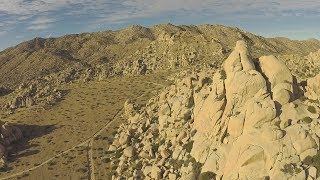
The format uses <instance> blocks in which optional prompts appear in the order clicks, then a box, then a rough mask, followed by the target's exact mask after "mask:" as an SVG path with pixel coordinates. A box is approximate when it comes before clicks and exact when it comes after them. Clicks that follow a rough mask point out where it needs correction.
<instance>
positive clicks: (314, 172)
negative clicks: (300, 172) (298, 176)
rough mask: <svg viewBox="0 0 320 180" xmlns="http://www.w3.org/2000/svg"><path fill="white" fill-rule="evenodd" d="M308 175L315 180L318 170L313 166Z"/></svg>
mask: <svg viewBox="0 0 320 180" xmlns="http://www.w3.org/2000/svg"><path fill="white" fill-rule="evenodd" d="M308 174H309V176H311V177H312V178H314V179H315V178H316V177H317V168H315V167H313V166H311V167H309V169H308Z"/></svg>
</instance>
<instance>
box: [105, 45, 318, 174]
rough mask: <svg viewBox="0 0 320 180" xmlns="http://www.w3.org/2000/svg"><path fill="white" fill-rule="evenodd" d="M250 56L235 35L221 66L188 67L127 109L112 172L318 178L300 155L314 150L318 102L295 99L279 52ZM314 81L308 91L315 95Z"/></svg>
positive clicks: (310, 154)
mask: <svg viewBox="0 0 320 180" xmlns="http://www.w3.org/2000/svg"><path fill="white" fill-rule="evenodd" d="M254 61H255V60H253V59H252V58H251V56H250V52H249V50H248V47H247V45H246V42H244V41H238V42H237V43H236V47H235V49H234V50H233V52H231V54H230V55H229V57H228V58H227V59H226V60H225V62H224V64H223V70H221V71H218V72H214V71H212V70H207V71H204V72H201V73H194V72H189V75H188V76H185V77H184V78H183V79H182V80H179V81H177V83H176V84H175V85H172V86H170V87H167V88H165V89H164V90H163V91H162V92H161V93H160V94H159V95H158V96H157V97H154V98H152V99H150V101H149V103H147V104H146V105H145V106H144V107H142V108H141V109H140V110H139V111H131V112H132V113H129V114H128V116H129V117H128V119H129V122H128V123H126V124H124V125H123V126H122V127H121V128H120V129H119V130H118V134H117V135H116V136H115V140H114V142H113V144H112V145H111V146H110V148H109V150H110V151H111V152H114V154H113V155H111V160H112V164H113V165H114V166H117V168H116V172H115V177H123V178H129V177H133V178H147V177H149V178H154V179H172V178H178V179H197V178H199V177H204V176H207V175H211V176H212V177H213V176H214V177H216V178H217V179H266V178H267V179H268V178H269V179H292V178H295V179H307V178H308V177H309V178H315V177H316V173H317V168H319V167H317V166H316V165H315V164H316V163H314V164H312V163H307V162H306V161H305V160H306V159H307V158H313V157H314V158H315V157H317V154H318V151H317V150H318V148H319V135H320V133H319V128H320V125H319V120H318V118H319V106H320V105H319V104H317V103H315V102H314V101H310V100H308V99H306V100H304V101H301V100H298V99H295V96H294V93H293V86H298V84H295V82H294V81H293V79H294V77H293V76H292V75H291V73H290V71H289V70H288V68H287V67H286V65H285V64H284V63H283V62H281V61H280V60H278V59H277V58H276V57H274V56H263V57H261V58H260V59H259V60H256V61H258V62H254ZM255 64H256V66H255ZM315 81H317V78H315V79H312V80H310V81H308V86H307V89H308V91H307V93H306V94H307V95H309V96H312V97H316V95H317V97H319V92H318V91H317V90H316V83H314V82H315ZM311 91H312V92H311ZM313 94H315V95H313ZM307 97H308V96H307ZM128 102H129V101H128ZM126 107H134V106H133V105H131V106H130V105H129V104H128V103H127V104H126ZM311 107H312V108H311ZM128 148H129V149H130V152H131V150H132V148H133V151H134V154H131V153H130V157H128V153H127V150H126V149H128ZM116 156H117V158H115V157H116ZM136 164H140V166H139V167H138V168H136ZM314 169H316V170H314ZM124 171H126V172H125V173H124Z"/></svg>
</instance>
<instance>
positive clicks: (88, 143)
mask: <svg viewBox="0 0 320 180" xmlns="http://www.w3.org/2000/svg"><path fill="white" fill-rule="evenodd" d="M149 83H151V84H155V85H158V86H161V87H163V86H164V85H163V84H158V83H154V82H149ZM148 93H151V91H148V92H146V93H143V94H141V95H140V96H138V97H137V98H136V99H139V98H141V97H143V96H145V95H147V94H148ZM121 111H123V108H121V109H120V110H118V111H117V112H116V113H115V114H114V116H113V118H112V119H111V120H110V121H109V122H108V123H106V124H105V126H103V127H102V128H101V129H100V130H98V131H96V132H95V133H94V134H93V135H92V136H90V137H89V138H87V139H86V140H84V141H82V142H80V143H79V144H76V145H74V146H72V147H71V148H69V149H67V150H65V151H62V152H60V153H59V154H56V155H55V156H53V157H51V158H49V159H47V160H45V161H43V162H42V163H40V164H38V165H37V166H34V167H32V168H28V169H25V170H23V171H20V172H17V173H14V174H10V175H8V176H5V177H0V180H5V179H11V178H14V177H17V176H20V175H23V174H25V173H29V172H31V171H33V170H35V169H38V168H40V167H42V166H44V165H46V164H48V163H49V162H51V161H52V160H54V159H55V158H58V157H61V156H62V155H64V154H66V153H68V152H70V151H71V150H74V149H76V148H77V147H81V146H87V147H88V156H89V157H88V161H89V162H88V164H89V168H90V171H89V179H91V180H95V167H94V158H93V142H94V139H95V138H96V137H97V136H98V135H100V134H101V133H102V132H103V131H105V130H106V129H107V128H108V127H109V126H110V125H111V124H112V123H113V122H114V121H115V120H116V117H117V116H118V115H119V114H120V113H121Z"/></svg>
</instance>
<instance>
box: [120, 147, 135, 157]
mask: <svg viewBox="0 0 320 180" xmlns="http://www.w3.org/2000/svg"><path fill="white" fill-rule="evenodd" d="M123 155H124V156H126V157H128V158H131V157H132V156H133V155H134V149H133V147H132V146H128V147H126V148H125V149H124V150H123Z"/></svg>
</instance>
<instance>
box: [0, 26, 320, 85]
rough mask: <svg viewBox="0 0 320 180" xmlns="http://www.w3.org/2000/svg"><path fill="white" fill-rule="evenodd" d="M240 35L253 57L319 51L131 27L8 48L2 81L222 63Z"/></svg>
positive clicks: (196, 29)
mask: <svg viewBox="0 0 320 180" xmlns="http://www.w3.org/2000/svg"><path fill="white" fill-rule="evenodd" d="M239 39H243V40H245V41H247V42H248V44H249V45H250V47H252V49H254V51H253V52H255V54H253V56H254V57H259V56H261V55H266V54H274V55H283V54H292V53H295V54H299V55H307V54H308V53H310V52H314V51H317V50H318V49H320V42H319V41H318V40H307V41H294V40H289V39H286V38H263V37H261V36H256V35H254V34H251V33H249V32H245V31H242V30H240V29H238V28H232V27H225V26H222V25H199V26H174V25H171V24H163V25H156V26H153V27H151V28H145V27H141V26H131V27H128V28H126V29H122V30H118V31H105V32H97V33H83V34H75V35H67V36H63V37H59V38H49V39H43V38H35V39H33V40H30V41H27V42H24V43H21V44H19V45H17V46H15V47H12V48H8V49H6V50H4V51H2V52H0V84H1V85H3V86H7V87H9V88H15V87H17V86H18V85H19V84H21V83H22V82H26V81H29V80H31V79H34V78H38V77H41V76H44V75H47V74H50V73H55V72H59V71H63V70H65V69H67V68H69V69H76V70H81V69H82V70H83V69H87V68H92V69H96V68H97V67H99V68H101V67H102V69H103V70H104V71H106V74H107V75H117V74H137V73H138V74H139V73H146V72H148V71H153V70H158V69H167V68H176V67H184V66H189V65H190V64H203V63H205V64H206V63H209V64H210V63H214V62H218V64H221V62H222V59H224V58H225V56H226V53H227V52H229V51H230V50H231V49H232V46H233V44H234V43H235V42H236V41H237V40H239ZM128 67H130V68H131V69H130V68H129V69H128Z"/></svg>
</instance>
